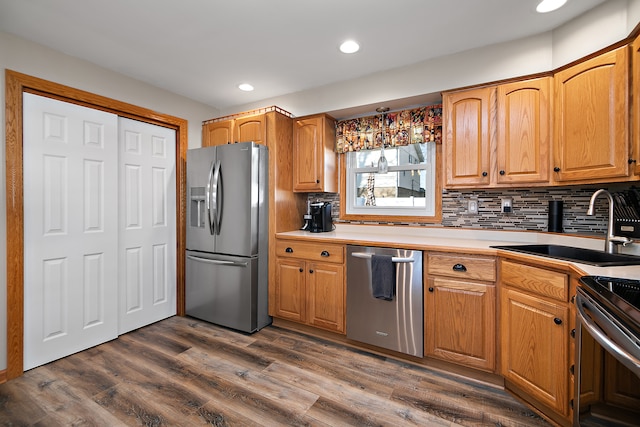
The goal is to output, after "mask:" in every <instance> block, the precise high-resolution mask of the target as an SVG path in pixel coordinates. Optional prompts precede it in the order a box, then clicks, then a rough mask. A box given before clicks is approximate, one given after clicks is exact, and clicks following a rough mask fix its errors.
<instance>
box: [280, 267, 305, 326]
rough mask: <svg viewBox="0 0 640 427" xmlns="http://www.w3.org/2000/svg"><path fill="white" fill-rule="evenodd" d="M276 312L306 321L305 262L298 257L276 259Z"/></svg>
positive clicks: (291, 318)
mask: <svg viewBox="0 0 640 427" xmlns="http://www.w3.org/2000/svg"><path fill="white" fill-rule="evenodd" d="M275 287H276V292H275V297H276V312H275V315H276V316H278V317H281V318H283V319H289V320H294V321H296V322H304V321H305V318H306V313H305V263H304V261H300V260H296V259H280V258H279V259H277V260H276V281H275Z"/></svg>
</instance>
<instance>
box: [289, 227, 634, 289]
mask: <svg viewBox="0 0 640 427" xmlns="http://www.w3.org/2000/svg"><path fill="white" fill-rule="evenodd" d="M335 226H336V227H335V230H334V231H331V232H328V233H310V232H308V231H301V230H297V231H289V232H284V233H278V234H277V236H278V237H295V238H306V239H312V240H315V241H327V242H330V241H340V242H343V243H348V242H350V241H354V242H355V241H357V242H358V244H367V243H370V244H372V245H381V244H388V245H393V246H402V245H407V246H412V247H413V246H419V247H424V249H429V250H449V251H451V250H456V249H473V250H486V251H493V253H495V252H496V249H493V248H491V246H496V245H513V244H556V245H564V246H572V247H579V248H585V249H596V250H602V249H603V247H604V240H603V239H598V238H591V237H580V236H575V235H563V234H559V233H538V232H534V231H502V230H481V229H478V230H474V229H459V228H446V227H409V226H393V225H392V226H382V225H355V224H335ZM624 253H628V254H632V255H640V244H632V245H630V246H629V247H627V248H624ZM531 256H532V257H533V256H534V255H531ZM540 258H545V259H549V258H546V257H540ZM571 264H573V265H574V266H575V267H577V268H579V269H580V270H581V271H583V272H585V274H587V275H594V276H610V277H621V278H627V279H640V265H634V266H620V267H596V266H593V265H588V264H580V263H571Z"/></svg>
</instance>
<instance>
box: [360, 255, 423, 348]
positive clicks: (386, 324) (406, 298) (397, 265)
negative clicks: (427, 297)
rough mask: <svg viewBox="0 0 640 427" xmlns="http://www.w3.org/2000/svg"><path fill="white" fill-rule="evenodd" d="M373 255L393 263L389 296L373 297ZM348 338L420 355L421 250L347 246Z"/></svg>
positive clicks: (421, 320) (421, 307) (421, 332)
mask: <svg viewBox="0 0 640 427" xmlns="http://www.w3.org/2000/svg"><path fill="white" fill-rule="evenodd" d="M374 256H382V257H384V256H387V257H390V262H392V263H393V265H392V268H393V269H394V270H395V271H394V276H395V280H394V283H389V284H388V285H389V286H392V289H393V297H392V298H390V300H387V299H381V298H376V297H374V281H375V280H376V277H374V276H373V275H372V258H373V257H374ZM375 285H376V286H377V285H379V284H377V283H376V284H375ZM383 285H384V284H383ZM347 338H349V339H352V340H356V341H360V342H363V343H367V344H371V345H375V346H378V347H382V348H386V349H389V350H394V351H398V352H401V353H405V354H409V355H412V356H417V357H422V355H423V342H424V333H423V298H422V251H413V250H403V249H392V248H376V247H365V246H354V245H348V246H347Z"/></svg>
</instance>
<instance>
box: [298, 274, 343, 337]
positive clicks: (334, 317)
mask: <svg viewBox="0 0 640 427" xmlns="http://www.w3.org/2000/svg"><path fill="white" fill-rule="evenodd" d="M344 289H345V288H344V269H343V266H342V265H335V264H325V263H313V262H310V263H307V293H308V294H307V306H308V310H309V311H308V314H309V316H308V323H309V324H311V325H313V326H317V327H319V328H323V329H328V330H331V331H335V332H344V331H345V328H344V318H345V312H344V306H345V302H344V300H345V293H344Z"/></svg>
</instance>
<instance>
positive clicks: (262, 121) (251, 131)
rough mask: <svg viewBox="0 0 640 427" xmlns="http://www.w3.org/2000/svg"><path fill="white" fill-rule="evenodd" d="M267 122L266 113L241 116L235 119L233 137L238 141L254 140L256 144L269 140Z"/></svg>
mask: <svg viewBox="0 0 640 427" xmlns="http://www.w3.org/2000/svg"><path fill="white" fill-rule="evenodd" d="M266 135H267V122H266V116H265V115H257V116H249V117H240V118H237V119H235V124H234V129H233V137H234V138H235V141H237V142H247V141H253V142H255V143H256V144H266V142H267V136H266Z"/></svg>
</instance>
